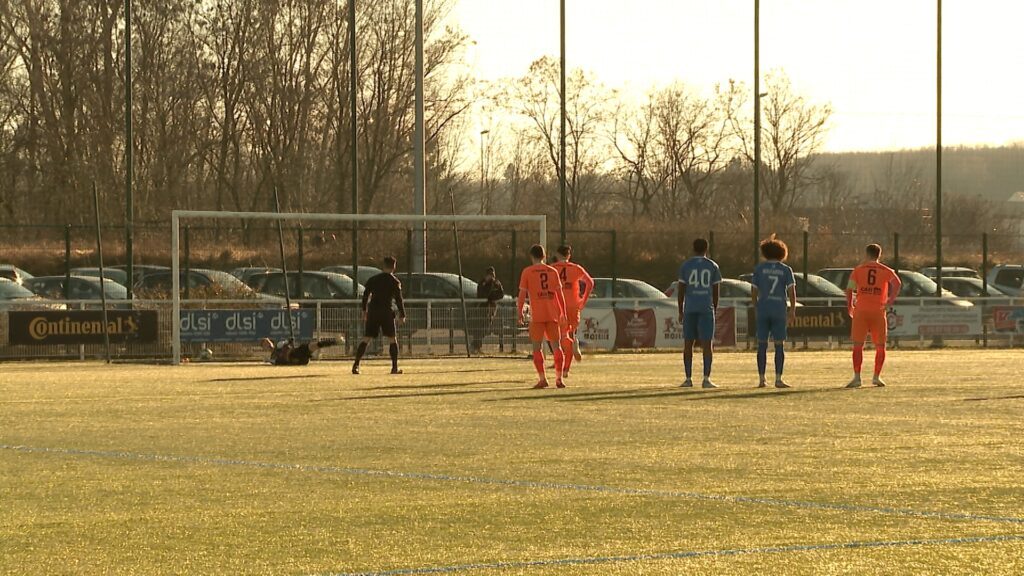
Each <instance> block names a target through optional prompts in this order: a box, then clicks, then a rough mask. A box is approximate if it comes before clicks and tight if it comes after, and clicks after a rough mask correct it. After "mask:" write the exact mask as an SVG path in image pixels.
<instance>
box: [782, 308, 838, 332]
mask: <svg viewBox="0 0 1024 576" xmlns="http://www.w3.org/2000/svg"><path fill="white" fill-rule="evenodd" d="M845 325H846V318H845V317H844V314H843V312H841V311H838V310H837V311H834V312H816V313H811V314H801V311H799V309H798V311H797V314H796V320H795V321H794V322H793V323H792V324H791V325H790V326H791V327H793V328H840V327H842V326H845Z"/></svg>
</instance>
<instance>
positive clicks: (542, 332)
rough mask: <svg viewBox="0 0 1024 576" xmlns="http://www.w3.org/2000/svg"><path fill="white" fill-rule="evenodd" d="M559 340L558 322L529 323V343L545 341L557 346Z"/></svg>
mask: <svg viewBox="0 0 1024 576" xmlns="http://www.w3.org/2000/svg"><path fill="white" fill-rule="evenodd" d="M561 339H562V338H561V330H559V329H558V322H531V323H530V341H532V342H542V341H544V340H547V341H548V342H552V343H554V344H556V345H557V344H558V342H559V341H561Z"/></svg>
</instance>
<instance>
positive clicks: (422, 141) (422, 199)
mask: <svg viewBox="0 0 1024 576" xmlns="http://www.w3.org/2000/svg"><path fill="white" fill-rule="evenodd" d="M415 52H416V64H415V68H416V69H415V76H416V103H415V117H416V118H415V126H414V129H413V138H412V145H413V197H412V204H413V212H414V213H415V214H417V215H420V216H425V215H426V213H427V177H426V151H425V149H424V148H425V147H426V127H425V125H424V123H425V121H426V120H425V118H424V111H423V99H424V96H423V0H416V41H415ZM415 230H416V233H415V234H413V254H412V259H413V261H412V262H410V263H409V267H410V269H411V270H412V271H413V272H426V270H427V227H426V223H425V222H422V221H419V220H417V221H416V223H415Z"/></svg>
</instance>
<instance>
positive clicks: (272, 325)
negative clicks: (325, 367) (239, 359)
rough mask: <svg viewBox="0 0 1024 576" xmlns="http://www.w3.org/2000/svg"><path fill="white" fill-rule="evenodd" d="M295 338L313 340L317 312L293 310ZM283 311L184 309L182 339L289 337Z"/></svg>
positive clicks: (223, 340) (220, 340) (183, 340)
mask: <svg viewBox="0 0 1024 576" xmlns="http://www.w3.org/2000/svg"><path fill="white" fill-rule="evenodd" d="M291 316H292V327H293V328H294V330H295V338H296V340H312V339H313V332H314V331H315V330H316V311H314V310H308V309H300V310H292V314H291ZM288 336H289V334H288V325H287V324H285V314H284V311H283V310H266V309H263V310H182V311H181V341H182V342H256V341H257V340H259V339H261V338H270V339H271V340H283V339H285V338H288Z"/></svg>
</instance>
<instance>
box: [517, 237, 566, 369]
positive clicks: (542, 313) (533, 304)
mask: <svg viewBox="0 0 1024 576" xmlns="http://www.w3.org/2000/svg"><path fill="white" fill-rule="evenodd" d="M544 257H545V255H544V247H543V246H541V245H539V244H535V245H533V246H532V247H530V260H531V261H532V262H533V264H532V265H531V266H527V267H526V268H524V269H523V273H522V275H520V277H519V299H518V301H517V302H516V303H517V305H518V308H519V323H520V324H525V323H526V317H525V315H524V313H523V312H524V306H525V305H526V299H527V297H529V299H530V341H531V342H532V343H533V365H534V367H535V368H536V369H537V375H538V376H540V380H538V381H537V385H536V386H534V388H547V387H548V379H547V376H546V375H545V374H544V350H543V345H544V340H545V339H546V340H547V341H548V342H550V343H551V345H552V347H553V348H554V356H555V386H557V387H558V388H565V384H564V383H563V382H562V371H563V362H564V360H565V356H564V354H562V349H561V348H560V343H561V341H562V335H563V334H564V333H565V329H566V327H567V322H566V317H565V297H564V296H563V295H562V288H561V283H560V282H559V280H558V271H556V270H555V269H554V268H552V267H551V266H548V265H547V264H545V263H544Z"/></svg>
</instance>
